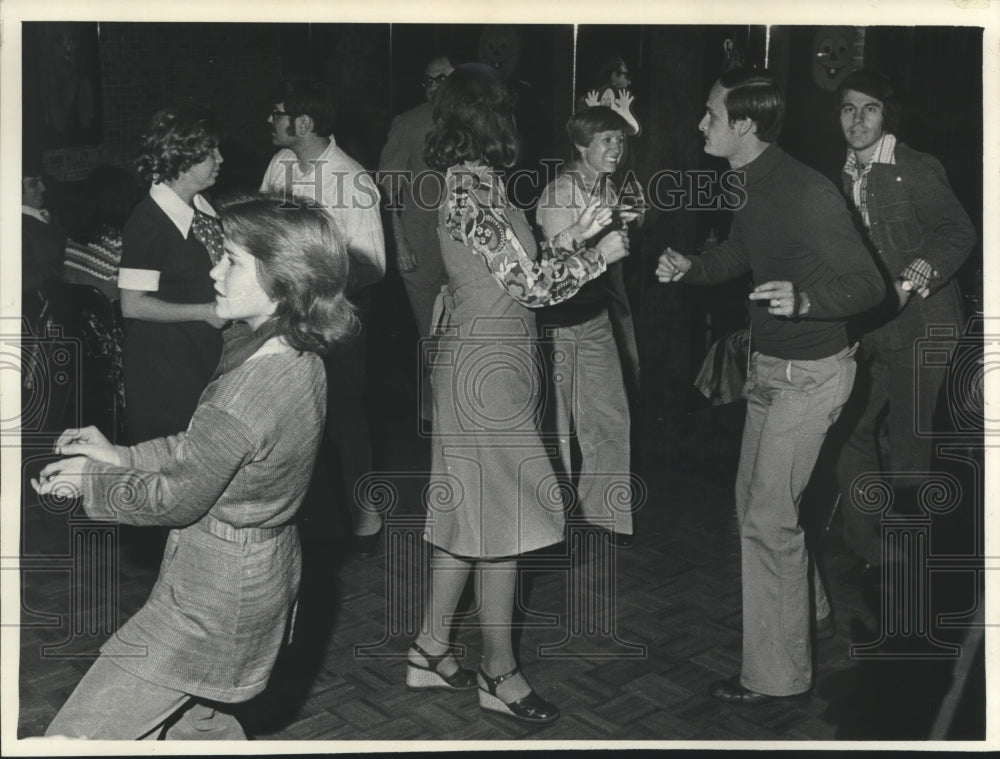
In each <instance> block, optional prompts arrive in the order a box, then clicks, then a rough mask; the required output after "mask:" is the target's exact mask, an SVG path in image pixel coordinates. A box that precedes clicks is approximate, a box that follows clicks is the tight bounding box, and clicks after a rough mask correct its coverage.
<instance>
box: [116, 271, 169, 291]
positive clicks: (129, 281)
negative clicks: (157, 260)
mask: <svg viewBox="0 0 1000 759" xmlns="http://www.w3.org/2000/svg"><path fill="white" fill-rule="evenodd" d="M118 287H119V288H121V289H122V290H142V291H143V292H149V293H155V292H156V291H157V290H159V289H160V272H158V271H154V270H153V269H126V268H124V267H122V268H121V269H119V270H118Z"/></svg>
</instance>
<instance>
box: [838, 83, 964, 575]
mask: <svg viewBox="0 0 1000 759" xmlns="http://www.w3.org/2000/svg"><path fill="white" fill-rule="evenodd" d="M839 95H840V126H841V128H842V129H843V133H844V138H845V140H846V141H847V145H848V149H847V161H846V163H845V164H844V169H843V175H842V178H843V183H844V191H845V193H846V194H847V196H848V197H849V198H851V199H852V200H853V206H854V209H855V214H856V219H857V222H858V224H859V226H862V227H863V228H864V230H865V231H866V233H867V235H866V236H867V242H868V245H869V248H870V249H871V251H872V255H873V257H874V260H875V263H876V264H877V265H878V267H879V269H880V270H881V272H882V276H883V279H884V280H885V282H886V299H885V301H884V302H883V303H882V304H881V306H880V307H879V308H877V309H875V310H874V311H871V312H869V313H868V314H865V316H864V318H863V319H862V320H860V323H859V325H858V327H859V328H860V329H861V330H862V331H863V333H864V334H863V337H862V340H861V348H860V350H859V356H858V367H859V368H858V382H857V384H856V385H855V388H854V393H853V395H852V397H851V400H850V402H849V403H848V406H847V407H846V409H845V412H844V416H843V417H842V419H841V423H842V424H844V425H845V432H846V430H848V429H850V430H851V431H850V436H849V438H848V439H847V442H846V443H845V445H844V448H843V450H842V452H841V454H840V458H839V461H838V464H837V476H838V480H839V484H840V492H841V505H842V508H843V516H844V536H845V540H846V542H847V544H848V546H849V547H850V548H851V550H852V551H853V552H854V553H856V554H857V555H858V556H859V557H860V558H862V559H864V561H865V562H866V564H867V565H868V566H869V567H874V566H876V565H878V564H880V563H881V562H882V561H883V549H882V545H881V535H880V525H879V521H880V515H879V514H878V513H871V512H870V511H862V510H861V508H859V505H863V504H865V503H867V502H869V501H870V500H871V499H869V498H866V497H865V492H864V491H865V488H866V483H868V484H875V483H877V480H876V479H872V478H866V477H864V475H866V474H870V473H872V472H875V473H880V474H881V473H887V472H892V473H894V475H895V477H893V478H892V479H890V480H889V482H890V484H892V485H893V486H894V491H895V496H896V498H895V502H896V503H897V504H898V507H899V508H903V509H905V508H908V505H907V501H909V500H912V498H913V497H915V493H916V489H917V487H918V486H919V484H920V482H919V478H920V474H919V473H927V472H930V471H931V458H932V454H933V442H934V441H933V438H931V437H930V436H928V435H926V434H923V435H921V434H918V432H917V430H918V429H920V427H921V425H918V423H917V422H918V420H921V419H923V420H929V419H931V418H932V417H933V415H934V409H935V406H936V404H937V401H938V396H939V394H940V390H941V383H942V380H943V379H944V377H943V373H942V372H940V371H933V372H922V371H920V366H919V365H917V363H918V362H917V360H916V347H917V341H918V340H919V339H920V338H922V337H927V335H928V327H935V326H951V327H953V328H954V327H957V326H958V325H960V324H961V322H962V321H963V316H962V305H961V299H960V295H959V291H958V286H957V285H956V283H955V279H954V276H955V273H956V271H957V270H958V269H959V267H960V266H961V265H962V263H963V262H964V261H965V259H966V258H967V257H968V255H969V252H970V251H971V250H972V248H973V247H974V246H975V244H976V233H975V230H974V229H973V227H972V224H971V222H970V221H969V217H968V215H967V214H966V213H965V210H964V209H963V208H962V206H961V204H960V203H959V202H958V200H957V198H956V197H955V194H954V193H953V192H952V190H951V187H950V185H949V184H948V179H947V177H946V176H945V172H944V169H943V168H942V166H941V164H940V163H939V162H938V160H937V159H936V158H934V157H933V156H930V155H927V154H925V153H918V152H917V151H916V150H913V149H912V148H910V147H908V146H907V145H905V144H903V143H902V142H899V141H897V139H896V136H895V132H896V129H897V127H898V123H899V102H898V99H897V96H896V93H895V90H894V88H893V86H892V84H891V83H890V82H889V81H888V80H886V79H885V78H884V77H882V76H880V75H878V74H875V73H873V72H869V71H864V70H862V71H856V72H854V73H852V74H850V75H849V76H848V77H847V78H846V79H844V81H843V83H842V84H841V85H840V89H839ZM890 394H891V399H890ZM882 419H885V423H886V426H887V433H888V435H887V437H888V461H885V460H880V459H881V458H882V457H880V455H879V444H878V441H879V437H880V430H881V422H882ZM852 427H853V428H852ZM915 475H916V476H915ZM859 478H860V479H859ZM910 507H912V504H910Z"/></svg>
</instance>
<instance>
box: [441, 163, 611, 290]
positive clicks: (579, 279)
mask: <svg viewBox="0 0 1000 759" xmlns="http://www.w3.org/2000/svg"><path fill="white" fill-rule="evenodd" d="M447 187H448V198H447V201H446V202H447V207H446V209H445V218H444V225H445V230H446V231H447V233H448V234H449V235H450V236H451V238H452V239H453V240H455V241H456V242H459V243H461V244H463V245H466V246H468V247H469V248H471V249H472V250H473V251H475V252H476V253H477V254H478V255H480V256H481V257H482V258H483V260H484V261H485V262H486V265H487V267H489V270H490V272H492V274H493V276H494V277H495V278H496V280H497V282H499V283H500V286H501V287H503V289H504V290H505V291H506V292H507V294H508V295H510V297H512V298H513V299H514V300H516V301H517V302H518V303H520V304H521V305H523V306H527V307H528V308H540V307H542V306H550V305H554V304H556V303H561V302H562V301H564V300H567V299H568V298H571V297H573V296H574V295H576V293H577V291H578V290H579V289H580V288H581V287H582V286H583V285H584V284H586V283H587V282H589V281H590V280H592V279H594V278H595V277H598V276H600V275H601V274H603V273H604V271H605V270H606V269H607V263H606V262H605V260H604V256H603V255H602V254H601V253H599V252H598V251H597V250H595V249H592V248H583V247H581V246H580V245H579V243H577V242H576V240H575V239H574V238H573V236H572V235H571V234H570V233H569V232H568V231H565V230H564V231H563V232H560V233H559V234H557V235H555V236H554V237H552V238H550V239H549V240H546V241H545V242H544V243H542V248H543V255H541V256H539V260H537V261H534V260H532V259H531V257H530V256H529V255H528V253H527V251H525V249H524V246H523V245H521V242H520V241H519V240H518V239H517V236H516V235H515V234H514V230H513V228H512V227H511V225H510V221H509V220H508V218H507V212H506V208H507V206H508V203H507V199H506V196H505V195H504V193H503V187H502V185H500V183H499V181H498V180H497V179H496V178H495V177H492V176H490V174H489V173H487V171H486V170H485V169H480V168H464V169H458V170H455V169H449V170H448V176H447Z"/></svg>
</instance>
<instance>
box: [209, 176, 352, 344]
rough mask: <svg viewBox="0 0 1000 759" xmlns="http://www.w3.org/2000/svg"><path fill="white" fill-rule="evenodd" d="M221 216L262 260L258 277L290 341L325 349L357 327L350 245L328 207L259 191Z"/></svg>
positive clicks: (230, 234) (229, 234) (229, 236)
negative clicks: (349, 291)
mask: <svg viewBox="0 0 1000 759" xmlns="http://www.w3.org/2000/svg"><path fill="white" fill-rule="evenodd" d="M296 203H297V204H296ZM220 216H221V218H222V230H223V232H224V234H225V237H226V240H228V241H230V242H233V243H236V244H237V245H239V246H240V247H241V248H244V249H245V250H246V251H247V252H248V253H250V254H251V255H252V256H253V257H254V258H256V259H257V278H258V279H259V281H260V284H261V287H262V288H263V289H264V292H265V293H267V295H268V297H270V298H271V299H272V300H273V301H275V302H276V303H277V304H278V305H277V309H276V310H275V312H274V316H273V317H272V318H273V319H275V320H277V323H278V334H279V335H281V336H282V337H283V338H284V339H285V340H286V341H287V342H288V344H289V345H291V346H292V347H293V348H295V349H296V350H300V351H313V352H316V353H323V352H325V351H327V350H329V348H330V347H331V346H332V345H333V344H334V343H336V342H337V341H338V340H340V339H341V338H343V337H345V336H347V335H350V334H354V333H356V332H357V330H358V326H359V322H358V318H357V316H356V315H355V308H354V306H353V305H352V304H351V302H350V301H349V300H348V299H347V298H346V297H345V295H344V286H345V285H346V284H347V271H348V258H347V249H346V248H345V247H344V243H343V242H342V241H341V239H340V233H339V232H338V231H337V228H336V225H335V224H334V222H333V220H332V219H331V218H330V216H329V214H327V213H326V211H324V210H323V209H322V208H319V207H317V206H314V205H313V204H312V203H310V202H309V201H307V200H306V199H304V198H300V199H297V200H296V199H294V198H293V199H292V200H291V202H289V200H288V199H287V198H285V197H284V195H265V194H256V195H248V196H243V197H240V198H236V199H235V200H233V201H231V202H230V203H228V204H226V205H225V206H223V208H222V210H221V212H220Z"/></svg>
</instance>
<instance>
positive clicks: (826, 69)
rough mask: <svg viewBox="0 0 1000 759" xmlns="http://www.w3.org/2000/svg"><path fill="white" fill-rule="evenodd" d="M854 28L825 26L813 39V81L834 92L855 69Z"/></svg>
mask: <svg viewBox="0 0 1000 759" xmlns="http://www.w3.org/2000/svg"><path fill="white" fill-rule="evenodd" d="M854 38H855V32H854V29H853V28H851V27H849V26H832V27H824V28H823V29H820V30H819V31H818V32H816V37H815V38H814V39H813V62H812V73H813V81H814V82H816V84H817V85H819V87H821V88H822V89H824V90H829V91H830V92H832V91H833V90H835V89H837V87H839V86H840V83H841V82H842V81H843V80H844V77H846V76H847V75H848V74H849V73H850V72H851V71H853V70H854V65H853V64H854Z"/></svg>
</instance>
